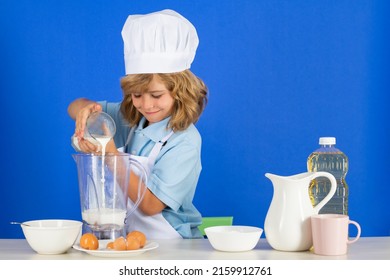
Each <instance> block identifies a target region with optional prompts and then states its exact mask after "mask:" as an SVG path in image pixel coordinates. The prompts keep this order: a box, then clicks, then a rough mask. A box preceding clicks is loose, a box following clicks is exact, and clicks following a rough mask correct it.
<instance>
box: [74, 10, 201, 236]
mask: <svg viewBox="0 0 390 280" xmlns="http://www.w3.org/2000/svg"><path fill="white" fill-rule="evenodd" d="M122 37H123V41H124V53H125V68H126V76H124V77H123V78H122V79H121V88H122V91H123V100H122V102H121V103H110V102H107V101H103V102H95V101H92V100H88V99H85V98H80V99H77V100H75V101H73V102H72V103H71V104H70V105H69V108H68V113H69V115H70V116H71V117H72V118H73V119H75V121H76V130H75V137H76V138H77V140H78V147H79V149H80V150H81V151H82V152H85V153H99V147H97V146H95V145H94V144H93V143H91V142H89V141H87V140H85V139H84V138H83V136H84V130H85V124H86V120H87V118H88V116H89V115H90V114H91V113H92V112H95V111H100V110H103V111H105V112H106V113H108V114H110V115H111V117H112V118H113V119H114V120H115V122H116V126H117V132H116V134H115V136H114V140H113V141H111V142H110V143H109V144H108V145H107V147H106V153H113V154H117V153H119V152H125V153H129V154H131V155H132V157H134V158H135V159H136V160H138V161H139V162H141V163H142V164H143V166H144V167H145V169H146V170H147V173H148V174H149V177H148V180H147V191H146V193H145V196H144V198H143V200H142V202H141V203H140V205H139V207H138V209H137V210H136V211H135V212H133V214H132V215H131V217H129V219H130V220H131V223H129V228H128V231H131V230H140V231H143V232H144V233H145V234H146V236H147V237H148V238H149V239H172V238H201V237H202V235H201V233H200V231H199V230H198V228H197V227H198V225H200V224H201V215H200V213H199V212H198V210H197V209H196V208H195V206H194V205H193V203H192V200H193V198H194V194H195V189H196V185H197V182H198V178H199V175H200V172H201V168H202V166H201V136H200V134H199V132H198V130H197V129H196V127H195V126H194V123H196V122H197V121H198V119H199V117H200V115H201V113H202V112H203V110H204V107H205V105H206V103H207V87H206V86H205V84H204V83H203V82H202V80H200V79H199V78H198V77H196V76H195V75H194V74H193V73H192V72H191V71H190V70H189V68H190V65H191V63H192V61H193V59H194V57H195V52H196V48H197V46H198V42H199V41H198V36H197V33H196V30H195V28H194V26H193V25H192V24H191V23H190V22H189V21H188V20H186V19H185V18H184V17H182V16H181V15H180V14H178V13H176V12H174V11H172V10H163V11H160V12H155V13H151V14H146V15H131V16H129V17H128V18H127V20H126V23H125V25H124V27H123V30H122ZM138 179H139V178H138V177H137V176H136V175H135V174H133V173H132V174H131V176H130V186H129V193H128V194H129V198H130V200H132V201H135V196H136V187H137V183H138Z"/></svg>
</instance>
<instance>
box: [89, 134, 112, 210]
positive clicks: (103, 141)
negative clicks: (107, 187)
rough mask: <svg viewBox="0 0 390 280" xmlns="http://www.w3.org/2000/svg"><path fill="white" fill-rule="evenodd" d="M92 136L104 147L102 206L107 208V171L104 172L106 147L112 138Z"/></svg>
mask: <svg viewBox="0 0 390 280" xmlns="http://www.w3.org/2000/svg"><path fill="white" fill-rule="evenodd" d="M92 136H93V138H95V140H96V141H97V142H99V144H100V145H101V146H102V178H101V179H100V180H101V182H102V206H103V207H105V206H106V196H105V191H104V182H105V181H106V179H105V171H104V159H105V155H106V146H107V143H108V142H110V140H111V136H108V135H96V134H92Z"/></svg>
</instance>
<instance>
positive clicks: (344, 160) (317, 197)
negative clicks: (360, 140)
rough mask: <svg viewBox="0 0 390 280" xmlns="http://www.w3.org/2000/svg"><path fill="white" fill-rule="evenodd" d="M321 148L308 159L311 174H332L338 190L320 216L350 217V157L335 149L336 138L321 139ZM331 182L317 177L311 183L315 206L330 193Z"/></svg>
mask: <svg viewBox="0 0 390 280" xmlns="http://www.w3.org/2000/svg"><path fill="white" fill-rule="evenodd" d="M319 144H320V148H319V149H317V150H315V151H314V152H313V153H311V154H310V156H309V157H308V159H307V169H308V171H310V172H317V171H325V172H329V173H331V174H332V175H333V176H334V177H335V178H336V181H337V189H336V193H335V194H334V196H333V197H332V198H331V200H329V201H328V203H326V204H325V205H324V207H322V209H321V210H320V211H319V213H320V214H325V213H332V214H344V215H348V194H349V192H348V185H347V183H346V181H345V176H346V174H347V172H348V157H347V156H346V155H345V154H344V153H343V152H342V151H340V150H339V149H337V148H336V147H335V145H336V138H335V137H321V138H320V140H319ZM329 190H330V181H329V180H328V179H327V178H325V177H317V178H316V179H314V180H312V181H311V182H310V187H309V196H310V200H311V202H312V204H313V206H315V205H317V204H318V203H319V202H320V201H322V200H323V199H324V198H325V196H326V195H327V194H328V193H329Z"/></svg>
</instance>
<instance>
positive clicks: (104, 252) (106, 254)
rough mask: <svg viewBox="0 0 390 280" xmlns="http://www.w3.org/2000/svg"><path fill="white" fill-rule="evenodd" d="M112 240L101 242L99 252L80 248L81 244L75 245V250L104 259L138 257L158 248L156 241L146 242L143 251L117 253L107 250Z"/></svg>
mask: <svg viewBox="0 0 390 280" xmlns="http://www.w3.org/2000/svg"><path fill="white" fill-rule="evenodd" d="M111 241H112V240H99V249H97V250H87V249H83V248H81V247H80V244H75V245H73V249H75V250H77V251H81V252H85V253H87V254H90V255H92V256H96V257H104V258H125V257H133V256H138V255H140V254H143V253H145V252H146V251H150V250H154V249H156V248H157V247H158V243H157V242H154V241H146V244H145V246H144V247H143V248H142V249H138V250H126V251H115V250H110V249H106V246H107V243H108V242H111Z"/></svg>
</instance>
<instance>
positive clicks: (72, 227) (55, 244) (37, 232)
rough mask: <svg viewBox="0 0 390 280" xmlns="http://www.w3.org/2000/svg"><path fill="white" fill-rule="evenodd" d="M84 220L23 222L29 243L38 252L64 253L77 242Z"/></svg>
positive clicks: (22, 225)
mask: <svg viewBox="0 0 390 280" xmlns="http://www.w3.org/2000/svg"><path fill="white" fill-rule="evenodd" d="M81 226H82V222H79V221H73V220H35V221H28V222H24V223H23V224H21V227H22V230H23V234H24V236H25V237H26V239H27V242H28V244H29V245H30V246H31V248H32V249H33V250H34V251H36V252H37V253H38V254H62V253H65V252H66V251H68V250H69V249H70V248H71V247H72V246H73V244H74V243H75V241H76V239H77V237H78V235H79V233H80V231H81Z"/></svg>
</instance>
